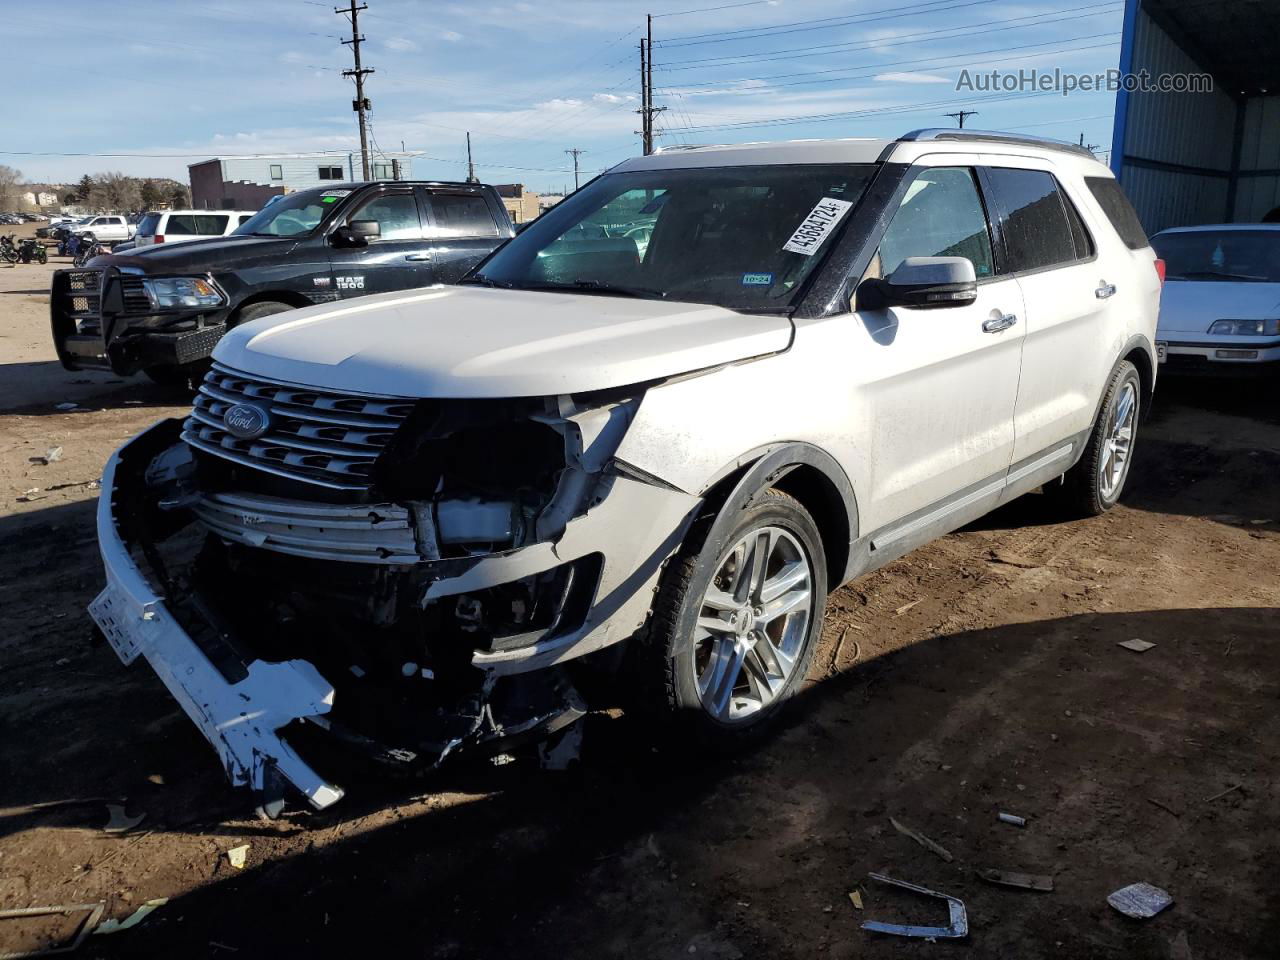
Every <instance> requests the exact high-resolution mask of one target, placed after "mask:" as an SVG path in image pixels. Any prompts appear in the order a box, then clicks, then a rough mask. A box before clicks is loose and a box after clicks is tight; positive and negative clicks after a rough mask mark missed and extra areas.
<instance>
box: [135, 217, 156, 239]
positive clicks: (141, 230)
mask: <svg viewBox="0 0 1280 960" xmlns="http://www.w3.org/2000/svg"><path fill="white" fill-rule="evenodd" d="M159 223H160V214H158V213H148V214H147V215H146V216H145V217H143V218H142V219H141V220H140V221H138V236H140V237H154V236H155V233H156V226H157V225H158V224H159Z"/></svg>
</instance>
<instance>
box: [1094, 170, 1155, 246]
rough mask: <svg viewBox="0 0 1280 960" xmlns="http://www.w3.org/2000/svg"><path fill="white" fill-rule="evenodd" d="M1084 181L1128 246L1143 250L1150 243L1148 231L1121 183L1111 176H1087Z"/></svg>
mask: <svg viewBox="0 0 1280 960" xmlns="http://www.w3.org/2000/svg"><path fill="white" fill-rule="evenodd" d="M1084 182H1085V184H1086V185H1087V186H1088V187H1089V192H1090V193H1092V194H1093V199H1095V200H1097V201H1098V206H1100V207H1101V208H1102V212H1103V213H1105V214H1106V215H1107V219H1108V220H1110V221H1111V226H1113V227H1115V228H1116V233H1118V234H1119V235H1120V239H1121V240H1122V241H1123V242H1124V245H1125V246H1126V247H1128V248H1129V249H1130V250H1141V249H1142V248H1143V247H1146V246H1149V245H1150V244H1149V243H1148V241H1147V232H1146V231H1145V230H1143V229H1142V221H1141V220H1139V219H1138V213H1137V211H1136V210H1134V209H1133V204H1131V203H1130V202H1129V198H1128V197H1126V196H1125V195H1124V191H1123V190H1121V189H1120V184H1119V183H1117V182H1116V181H1115V180H1113V179H1112V178H1111V177H1085V178H1084Z"/></svg>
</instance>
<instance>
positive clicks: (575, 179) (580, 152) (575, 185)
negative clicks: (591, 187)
mask: <svg viewBox="0 0 1280 960" xmlns="http://www.w3.org/2000/svg"><path fill="white" fill-rule="evenodd" d="M586 152H587V151H585V150H579V149H578V148H577V147H572V148H570V149H568V150H566V151H565V153H567V154H569V155H570V156H572V157H573V189H575V190H577V189H578V157H580V156H582V155H583V154H584V153H586Z"/></svg>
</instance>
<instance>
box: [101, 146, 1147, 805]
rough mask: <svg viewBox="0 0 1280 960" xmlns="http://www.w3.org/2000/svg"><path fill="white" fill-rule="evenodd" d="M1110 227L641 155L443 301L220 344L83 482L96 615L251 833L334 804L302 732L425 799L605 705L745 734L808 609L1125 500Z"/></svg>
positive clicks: (1037, 157)
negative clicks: (624, 698) (201, 741)
mask: <svg viewBox="0 0 1280 960" xmlns="http://www.w3.org/2000/svg"><path fill="white" fill-rule="evenodd" d="M1099 197H1104V198H1105V202H1104V203H1100V201H1099V199H1098V198H1099ZM1125 208H1127V203H1126V202H1125V201H1124V198H1123V194H1121V193H1120V192H1119V191H1118V189H1117V188H1116V187H1115V181H1114V180H1113V179H1112V176H1111V174H1110V172H1109V171H1108V170H1107V169H1106V168H1105V167H1104V166H1103V165H1102V164H1100V163H1098V162H1097V161H1096V160H1094V159H1093V158H1092V156H1090V155H1088V154H1087V153H1086V152H1084V151H1083V150H1079V149H1076V148H1073V147H1070V146H1067V145H1061V144H1054V143H1049V142H1045V141H1033V140H1029V139H1025V138H1014V137H1004V136H1001V135H998V134H988V135H981V134H971V133H969V132H968V131H964V132H963V133H957V132H955V131H918V132H916V133H913V134H910V135H908V136H906V137H903V138H902V139H900V140H896V141H876V140H841V141H829V142H812V141H810V142H799V143H777V144H751V145H744V146H729V147H704V148H697V149H688V150H679V151H671V152H663V153H660V154H658V155H655V156H650V157H644V158H638V159H634V160H629V161H627V162H625V163H622V164H620V165H618V166H617V167H615V168H613V169H612V170H610V171H609V172H607V173H606V174H604V175H603V176H601V177H599V178H597V179H595V180H593V181H592V182H591V183H589V184H588V185H587V186H585V187H583V188H582V189H581V190H580V191H578V192H577V193H575V194H574V195H573V196H571V197H569V198H568V199H566V200H565V201H563V202H562V203H560V204H559V205H557V206H556V207H554V208H552V209H551V210H550V211H549V212H548V213H546V214H545V215H544V216H542V217H541V218H539V219H538V220H537V221H535V222H533V223H532V224H530V225H529V227H528V229H526V230H525V231H524V232H522V233H521V234H520V235H519V236H517V237H516V238H515V239H513V240H511V241H510V242H509V243H507V244H506V245H504V246H502V247H501V248H499V249H498V250H496V251H495V252H494V253H493V254H492V255H490V256H489V257H488V259H487V260H485V261H484V262H483V263H481V265H480V266H479V267H478V268H477V269H476V270H475V271H473V272H472V273H471V274H470V275H469V277H468V278H466V279H464V280H463V281H462V284H461V285H458V286H453V287H433V288H428V289H422V290H407V291H400V292H396V293H389V294H381V295H377V296H371V297H366V298H361V299H357V300H354V301H349V302H342V303H335V304H326V305H320V306H315V307H309V308H306V309H303V310H297V311H293V312H290V313H287V314H283V315H280V316H273V317H269V318H265V319H262V320H259V321H255V322H252V323H248V324H246V325H244V326H241V327H239V328H237V329H234V330H232V331H231V332H230V333H228V334H227V335H226V337H225V338H224V339H223V340H222V342H221V343H219V345H218V347H217V350H216V351H215V353H214V360H215V363H214V366H213V369H212V370H211V372H210V373H209V375H208V377H207V378H206V380H205V383H204V385H203V387H202V388H201V390H200V393H199V396H198V397H197V399H196V402H195V408H194V409H193V411H192V413H191V416H190V417H189V418H188V419H187V420H186V421H185V422H179V421H176V420H171V421H167V422H164V423H161V424H158V425H157V426H156V427H154V428H152V429H151V430H149V431H147V432H145V433H143V434H141V435H139V436H138V437H137V438H135V439H134V440H132V441H130V442H129V443H128V444H127V445H126V446H124V447H123V448H122V449H121V450H120V451H119V452H118V453H117V454H116V455H115V456H113V457H112V459H111V461H110V463H109V464H108V466H107V470H106V473H105V475H104V481H103V485H104V487H105V489H104V494H103V496H102V497H101V499H100V504H101V505H100V507H99V517H98V530H99V537H100V540H101V548H102V554H103V558H104V560H105V563H106V569H107V580H108V585H107V587H106V589H105V590H104V591H103V592H102V594H101V596H99V597H98V599H97V600H96V601H95V602H94V604H93V605H92V607H91V612H92V615H93V617H94V619H95V620H96V621H97V623H98V624H99V625H100V626H101V628H102V630H103V631H104V633H105V634H106V635H107V637H108V638H109V639H110V641H111V643H112V645H113V646H114V647H115V649H116V651H117V652H118V653H119V655H120V657H121V658H122V659H123V660H124V661H125V662H126V663H127V662H129V661H131V660H132V659H134V658H135V657H137V656H139V655H141V656H144V657H145V658H146V659H147V660H149V661H150V662H151V665H152V666H153V668H154V669H155V670H156V672H157V673H158V674H159V676H160V677H161V679H162V680H163V681H164V682H165V683H166V685H167V686H168V687H169V689H170V690H171V691H172V693H173V694H174V696H175V697H176V698H177V699H178V700H179V702H180V703H182V705H183V706H184V708H185V709H186V711H187V713H188V714H189V715H190V716H191V718H192V719H193V720H194V721H195V722H196V724H197V725H199V727H200V728H201V730H202V731H203V733H204V734H205V736H206V737H207V738H208V739H209V741H210V743H211V744H212V745H213V747H214V748H215V750H216V751H217V752H218V754H219V755H220V758H221V761H222V764H223V766H224V768H225V770H226V771H227V773H228V775H229V777H230V779H231V780H232V782H233V783H236V784H246V785H250V786H252V787H253V788H254V789H256V790H258V791H260V792H262V793H263V794H264V795H265V798H266V799H267V800H270V801H273V803H274V802H276V801H279V799H280V795H281V791H282V788H283V785H284V784H285V783H286V782H287V783H289V784H292V785H293V786H294V787H295V788H297V789H298V790H299V791H301V793H302V794H303V795H305V796H306V797H307V798H308V799H309V800H310V802H311V803H312V804H313V805H315V806H317V807H321V806H325V805H327V804H329V803H332V802H333V801H335V800H337V799H338V798H339V797H340V796H341V795H342V790H341V788H340V787H338V786H337V785H335V784H334V783H332V782H331V781H330V779H328V778H326V777H325V776H323V775H322V774H321V773H320V772H318V771H319V770H321V769H323V768H324V766H325V760H324V753H323V752H319V753H317V752H315V748H314V743H312V744H311V745H310V746H308V747H300V746H299V745H298V738H297V737H295V735H294V732H295V730H296V729H297V726H298V725H297V724H296V723H295V721H299V720H305V721H308V723H307V724H303V726H312V727H318V728H321V729H323V730H324V731H327V733H328V734H329V735H330V737H329V739H330V742H332V743H337V744H342V745H344V746H346V747H349V748H352V749H356V750H359V751H362V752H364V753H366V754H367V755H368V756H370V757H371V758H373V759H375V760H376V761H378V762H380V763H384V764H388V765H393V766H409V767H413V766H418V767H431V766H434V765H435V764H437V763H439V762H440V761H441V760H442V759H443V758H444V757H445V756H446V755H449V754H452V753H454V752H458V751H462V750H470V749H475V748H477V747H479V746H480V745H482V744H485V743H487V742H490V741H494V740H498V739H501V738H509V737H511V736H513V735H529V736H537V735H547V734H548V733H549V732H553V731H561V732H556V733H555V734H554V735H555V736H560V737H563V736H568V735H569V730H567V729H566V725H567V724H570V723H571V722H572V721H573V720H575V719H576V718H577V717H579V716H580V715H581V714H582V712H583V711H584V710H586V709H589V708H590V707H591V706H592V705H593V703H595V702H598V701H593V700H592V699H591V697H592V696H595V695H596V694H594V693H592V694H590V695H588V694H587V693H584V692H583V691H596V690H599V689H600V684H599V683H598V682H584V681H587V680H592V679H593V678H594V679H595V680H598V679H599V674H601V673H602V672H605V673H611V674H614V675H616V677H617V678H618V679H620V680H621V682H622V684H623V687H624V689H625V690H626V691H627V693H628V696H629V698H630V703H631V704H632V705H633V706H634V708H635V710H636V712H637V713H639V714H640V715H642V716H649V717H652V718H655V719H656V720H657V721H658V722H660V723H661V724H663V725H669V726H674V727H676V728H677V729H678V730H679V731H680V732H681V733H682V734H685V735H692V736H695V737H697V738H701V739H704V740H712V741H721V740H735V739H737V738H739V737H740V736H741V735H743V734H746V733H749V732H755V731H758V730H759V729H761V728H762V727H763V726H765V725H766V723H767V721H769V720H770V719H771V718H773V717H774V716H775V715H776V714H777V712H778V709H779V708H780V706H781V705H782V704H783V703H784V702H785V701H786V700H787V698H788V697H789V696H790V695H791V694H792V693H793V691H794V690H795V689H796V688H797V687H798V686H799V684H800V682H801V681H802V679H803V678H804V676H805V673H806V671H807V670H808V669H809V665H810V661H811V659H812V656H813V651H814V646H815V644H816V642H817V638H818V635H819V632H820V629H821V624H822V619H823V613H824V609H825V606H826V598H827V594H828V593H829V592H830V591H831V590H834V589H835V588H836V587H838V586H840V585H841V584H843V583H845V582H846V581H848V580H850V579H852V578H855V577H858V576H861V575H862V574H864V573H866V572H867V571H869V570H873V569H875V568H877V567H880V566H882V565H883V564H885V563H887V562H888V561H890V560H892V559H894V558H896V557H899V556H901V555H902V554H904V553H906V552H907V551H908V550H910V549H912V548H913V547H915V546H917V545H919V544H922V543H924V542H926V541H927V540H929V539H931V538H933V537H937V536H939V535H941V534H943V533H946V532H947V531H950V530H954V529H956V528H957V527H959V526H961V525H962V524H965V523H967V522H969V521H971V520H973V519H974V518H976V517H978V516H980V515H982V514H984V513H986V512H987V511H989V510H991V509H993V508H994V507H996V506H998V505H1000V504H1002V503H1006V502H1008V501H1009V500H1011V499H1013V498H1014V497H1018V496H1020V495H1022V494H1024V493H1027V492H1029V491H1031V490H1033V489H1035V488H1037V487H1043V489H1044V500H1045V501H1046V508H1048V507H1050V506H1052V507H1053V509H1055V510H1057V511H1058V512H1059V514H1063V513H1074V514H1076V515H1078V516H1079V515H1090V514H1097V513H1101V512H1102V511H1104V510H1107V509H1108V508H1109V507H1111V506H1112V505H1113V504H1114V503H1115V502H1116V500H1117V498H1118V497H1119V496H1120V493H1121V490H1122V489H1123V487H1124V483H1125V478H1126V475H1127V472H1128V469H1129V465H1130V463H1131V459H1132V454H1133V450H1134V443H1135V440H1136V437H1137V431H1138V426H1139V420H1140V413H1142V412H1143V411H1145V409H1146V407H1147V406H1148V404H1149V402H1150V399H1151V395H1152V390H1153V387H1154V380H1155V369H1156V364H1155V354H1154V348H1153V341H1154V333H1155V325H1156V314H1157V306H1158V301H1159V296H1160V275H1159V265H1158V263H1157V261H1156V257H1155V255H1154V254H1153V252H1152V250H1151V249H1150V247H1148V246H1147V244H1146V240H1145V238H1143V237H1135V236H1133V235H1132V233H1131V231H1127V236H1124V237H1122V235H1121V233H1120V232H1118V229H1117V227H1116V225H1115V223H1114V222H1113V217H1116V216H1119V214H1117V213H1116V211H1117V210H1123V209H1125ZM642 228H643V229H642ZM641 235H642V236H643V240H641V239H638V238H639V237H640V236H641ZM606 702H608V701H606ZM569 729H576V728H569ZM304 749H306V750H307V751H308V753H307V756H306V758H305V759H304V757H303V753H302V751H303V750H304Z"/></svg>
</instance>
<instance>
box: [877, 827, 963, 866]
mask: <svg viewBox="0 0 1280 960" xmlns="http://www.w3.org/2000/svg"><path fill="white" fill-rule="evenodd" d="M889 822H890V823H892V824H893V829H895V830H897V831H898V832H899V833H900V834H902V835H903V836H904V837H910V838H911V839H912V840H914V841H915V842H916V843H918V844H920V846H922V847H924V848H925V849H926V850H929V851H932V852H933V853H936V854H937V855H938V856H940V857H941V858H942V859H943V860H945V861H947V863H950V862H951V861H952V860H954V859H955V858H954V857H953V856H951V851H949V850H948V849H947V848H946V847H944V846H942V845H941V844H939V843H935V842H934V841H932V840H930V839H929V838H928V837H926V836H925V835H924V834H923V833H921V832H920V831H918V830H913V829H911V827H908V826H907V825H906V824H904V823H899V822H898V821H897V820H895V819H894V818H893V817H890V818H889Z"/></svg>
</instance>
